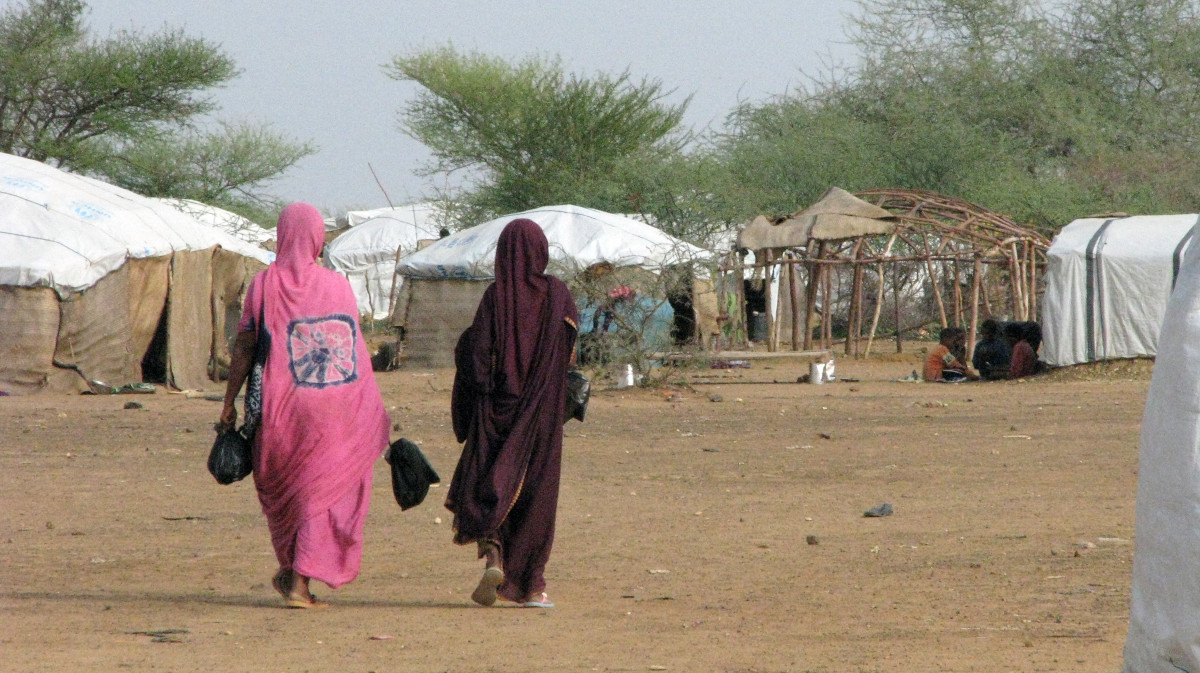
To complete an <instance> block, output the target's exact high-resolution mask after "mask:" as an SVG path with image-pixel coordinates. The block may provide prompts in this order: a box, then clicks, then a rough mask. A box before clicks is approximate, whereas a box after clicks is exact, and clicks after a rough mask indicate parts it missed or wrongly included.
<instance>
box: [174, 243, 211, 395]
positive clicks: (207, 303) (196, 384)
mask: <svg viewBox="0 0 1200 673" xmlns="http://www.w3.org/2000/svg"><path fill="white" fill-rule="evenodd" d="M212 279H213V249H212V248H209V249H207V250H199V251H186V250H185V251H178V252H176V253H175V254H174V255H172V257H171V271H170V281H169V282H170V286H169V289H168V292H167V372H168V374H167V379H168V383H169V384H170V385H172V386H174V387H175V388H178V389H180V390H187V389H204V388H205V387H206V386H210V384H211V382H210V381H209V378H208V363H209V360H210V359H211V358H212V341H213V339H212V335H213V318H212V315H213V312H212V291H213V282H212Z"/></svg>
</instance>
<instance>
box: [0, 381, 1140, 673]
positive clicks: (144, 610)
mask: <svg viewBox="0 0 1200 673" xmlns="http://www.w3.org/2000/svg"><path fill="white" fill-rule="evenodd" d="M909 359H911V358H909ZM909 359H900V360H896V361H892V362H872V363H869V364H868V363H855V362H853V361H849V360H847V361H839V363H838V373H839V375H841V376H843V377H854V378H858V379H860V381H858V382H855V383H848V382H839V383H836V384H830V385H824V386H813V385H803V384H796V383H794V381H795V379H796V376H797V375H798V374H799V373H801V369H800V367H801V365H800V364H799V363H787V362H782V361H767V362H756V363H754V366H753V368H751V369H748V370H727V371H715V370H711V371H710V370H705V371H699V372H692V373H690V374H687V378H688V380H689V381H690V383H689V385H688V386H683V387H677V388H674V389H666V390H640V389H639V390H633V391H614V390H607V391H605V390H601V391H599V392H597V393H596V395H595V397H594V398H593V401H592V406H591V408H590V410H589V415H588V420H587V422H586V423H584V424H579V423H576V422H571V423H570V424H569V425H568V426H567V428H566V433H567V438H566V442H565V464H564V470H563V472H564V479H563V486H562V499H561V504H560V509H559V519H558V534H557V538H556V542H555V551H554V555H553V558H552V560H551V564H550V567H549V568H548V572H547V575H548V579H549V582H550V586H549V591H550V593H551V596H552V597H553V599H554V600H555V602H556V603H557V605H558V606H557V607H556V608H554V609H552V610H520V609H500V608H493V609H483V608H478V607H476V606H474V605H473V604H471V602H470V599H469V594H470V592H471V590H472V589H473V588H474V584H475V581H476V580H477V578H478V573H479V570H480V567H479V563H478V562H477V561H476V560H475V558H474V553H473V549H464V548H459V547H455V546H454V545H452V544H451V543H450V529H449V518H448V516H447V513H446V511H445V510H444V509H443V508H442V507H441V498H442V490H439V489H434V490H432V491H431V492H430V496H429V498H428V500H427V502H426V503H425V504H424V505H422V506H421V507H419V508H417V509H415V510H412V511H409V512H404V513H401V511H400V509H399V508H398V507H396V505H395V503H394V501H393V500H392V499H391V494H390V486H389V482H388V473H387V471H386V467H387V466H386V464H385V463H383V462H382V461H380V463H379V464H378V465H377V468H376V473H375V500H374V503H373V505H374V506H373V508H372V511H371V515H370V518H369V520H368V523H367V531H366V536H367V541H366V553H365V557H364V563H363V571H362V574H361V576H360V577H359V579H358V580H357V581H356V582H354V583H352V584H350V585H348V586H347V587H345V588H343V589H341V590H339V591H337V592H329V591H324V592H321V591H320V589H321V588H322V587H320V586H318V587H316V589H317V593H318V594H319V595H321V597H322V598H328V599H329V600H330V601H331V602H332V603H333V608H332V609H329V610H324V611H319V612H304V611H289V610H285V609H281V608H279V607H278V605H277V598H276V596H275V594H274V593H273V592H272V590H271V588H270V585H269V580H270V577H271V575H272V573H273V572H274V570H275V565H274V557H273V554H272V553H271V550H270V544H269V540H268V536H267V530H266V525H265V521H264V520H263V518H262V516H261V514H260V512H259V509H258V503H257V501H256V499H255V497H254V492H253V487H252V485H251V484H250V483H247V482H243V483H240V484H236V485H234V486H230V487H220V486H218V485H217V484H216V483H215V482H214V481H213V480H212V479H211V478H210V477H209V475H208V474H207V472H206V471H205V468H204V460H205V457H206V455H207V451H208V448H209V445H210V443H211V440H212V433H211V425H212V422H213V421H214V420H215V416H216V414H217V412H218V404H216V403H213V402H208V401H204V400H201V399H186V398H184V397H183V396H180V395H171V394H166V393H164V392H162V391H159V393H158V394H155V395H145V396H117V397H96V396H93V397H88V396H80V397H65V396H64V397H58V396H42V397H28V398H12V397H8V398H0V671H22V672H24V671H66V670H71V671H121V670H136V671H331V670H340V671H352V672H357V673H366V672H368V671H376V672H379V673H382V672H384V671H430V672H433V671H455V672H456V671H513V670H522V671H570V670H578V671H649V670H666V671H719V672H751V671H754V672H760V673H767V672H770V673H775V672H780V671H879V672H894V671H934V670H937V671H980V672H989V673H990V672H992V671H1100V672H1115V671H1118V670H1119V669H1120V665H1121V647H1122V644H1123V640H1124V636H1125V629H1126V625H1127V617H1128V615H1127V611H1128V603H1129V573H1130V561H1131V559H1132V554H1133V546H1132V544H1131V541H1132V538H1133V505H1134V492H1135V484H1136V467H1137V435H1138V429H1139V421H1140V416H1141V409H1142V404H1143V401H1144V397H1145V391H1146V387H1147V385H1148V383H1147V378H1148V377H1146V376H1145V375H1144V372H1141V371H1135V372H1134V374H1135V375H1133V376H1128V377H1117V378H1100V379H1098V380H1082V379H1081V378H1080V377H1061V376H1060V377H1050V378H1048V379H1042V380H1036V381H1031V382H1022V383H993V384H963V385H935V384H911V383H895V382H890V381H889V379H891V378H895V377H900V376H903V375H905V374H907V373H908V371H909V370H911V369H912V368H913V367H912V365H913V363H912V362H910V361H909ZM714 377H715V378H714ZM1068 378H1071V379H1072V380H1067V379H1068ZM772 380H777V381H780V382H781V383H770V381H772ZM750 381H759V383H751V382H750ZM450 383H451V372H448V371H403V370H402V371H398V372H393V373H388V374H383V375H381V376H380V384H381V387H382V388H383V391H384V397H385V401H386V402H387V404H388V406H389V407H390V408H391V409H392V412H391V413H392V415H393V420H394V421H395V422H396V423H398V424H399V426H400V430H399V431H398V432H396V433H394V436H401V435H403V436H406V437H409V438H410V439H413V440H417V441H419V442H421V443H422V446H423V448H424V449H425V451H426V452H427V454H428V455H429V457H430V459H431V461H432V462H433V463H434V465H435V466H436V467H437V468H438V469H439V471H440V472H441V473H442V475H443V477H446V478H449V475H450V474H451V473H452V471H453V468H454V463H455V460H456V459H457V451H458V447H457V446H456V445H455V444H454V441H453V435H452V433H451V431H450V428H449V417H448V411H447V409H448V400H449V389H450ZM713 395H719V396H720V398H721V401H711V399H710V398H711V397H712V396H713ZM130 401H136V402H139V403H142V404H143V405H144V408H141V409H130V410H126V409H124V408H123V407H124V405H125V403H126V402H130ZM884 502H886V503H889V504H891V505H892V506H893V508H894V511H895V513H894V514H893V515H892V516H889V517H884V518H864V517H863V516H862V514H863V512H864V510H866V509H868V508H870V507H873V506H875V505H878V504H881V503H884ZM810 536H811V537H810ZM810 542H811V543H810Z"/></svg>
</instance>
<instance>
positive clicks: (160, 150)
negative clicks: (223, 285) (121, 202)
mask: <svg viewBox="0 0 1200 673" xmlns="http://www.w3.org/2000/svg"><path fill="white" fill-rule="evenodd" d="M315 151H316V149H315V147H314V146H313V145H312V144H311V143H307V142H299V141H292V140H288V139H285V138H283V137H282V136H280V135H279V134H277V133H275V132H274V131H272V130H271V128H270V127H269V126H266V125H253V124H240V125H233V124H226V123H219V124H218V125H217V127H216V129H215V130H213V131H210V132H206V133H199V132H195V131H184V132H180V133H174V134H170V135H163V136H156V137H152V138H147V139H144V140H142V141H140V142H136V143H127V144H126V146H124V147H122V148H120V149H119V150H114V151H113V152H111V153H109V154H108V155H107V157H108V158H107V159H106V160H103V161H101V162H100V163H99V164H98V165H97V170H98V171H99V172H101V173H103V174H104V175H105V176H107V177H108V179H110V180H112V181H113V182H114V183H116V184H118V185H120V186H122V187H124V188H126V189H129V190H132V191H135V192H138V193H139V194H148V195H154V196H160V197H168V198H181V199H193V200H196V201H201V202H203V203H208V204H211V205H214V206H219V207H221V208H225V209H226V210H231V211H233V212H236V213H238V214H240V215H243V216H245V217H248V218H250V219H251V220H254V221H257V222H273V221H274V220H275V216H276V215H277V214H278V212H279V209H280V206H281V204H280V203H279V202H278V200H277V199H275V198H274V197H272V196H270V195H268V194H266V193H265V192H264V188H265V187H266V186H267V185H269V184H270V183H271V182H272V181H274V180H275V179H276V178H278V177H279V175H280V174H281V173H283V172H284V171H285V170H286V169H287V168H289V167H291V166H292V165H294V164H295V163H296V162H297V161H299V160H300V159H302V158H304V157H305V156H308V155H310V154H312V153H313V152H315Z"/></svg>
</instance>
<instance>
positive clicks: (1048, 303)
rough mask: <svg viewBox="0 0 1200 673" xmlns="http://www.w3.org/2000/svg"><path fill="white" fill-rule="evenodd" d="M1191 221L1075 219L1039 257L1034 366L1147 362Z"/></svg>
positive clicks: (1166, 217) (1188, 240) (1171, 217)
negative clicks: (1041, 278) (1038, 343)
mask: <svg viewBox="0 0 1200 673" xmlns="http://www.w3.org/2000/svg"><path fill="white" fill-rule="evenodd" d="M1198 222H1200V218H1198V217H1197V215H1146V216H1134V217H1119V218H1099V217H1093V218H1085V219H1081V220H1075V221H1074V222H1071V223H1070V224H1068V225H1067V226H1066V227H1063V229H1062V231H1061V232H1059V234H1058V235H1057V236H1056V237H1055V238H1054V241H1053V242H1052V243H1051V245H1050V249H1049V250H1048V251H1047V253H1046V257H1047V268H1046V280H1045V295H1044V298H1043V304H1042V332H1043V342H1042V343H1043V345H1042V359H1043V360H1045V361H1046V363H1047V364H1050V365H1054V366H1065V365H1073V364H1079V363H1083V362H1094V361H1098V360H1106V359H1117V358H1132V357H1145V356H1152V355H1154V354H1155V353H1156V352H1157V347H1158V333H1159V328H1160V327H1161V325H1162V319H1163V315H1164V313H1165V311H1166V304H1167V299H1168V297H1170V295H1171V290H1172V289H1173V288H1174V285H1175V279H1176V277H1178V275H1179V269H1180V267H1181V266H1182V264H1183V262H1184V257H1185V253H1186V252H1187V249H1188V248H1189V247H1190V245H1191V242H1192V239H1193V237H1194V234H1193V230H1194V228H1195V226H1196V224H1197V223H1198Z"/></svg>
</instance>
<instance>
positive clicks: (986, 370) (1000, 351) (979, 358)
mask: <svg viewBox="0 0 1200 673" xmlns="http://www.w3.org/2000/svg"><path fill="white" fill-rule="evenodd" d="M979 334H980V336H981V337H983V338H981V339H980V340H979V342H978V343H976V344H975V355H974V356H972V358H971V366H973V367H974V368H975V371H977V372H979V376H980V377H981V378H982V379H983V380H985V381H995V380H998V379H1006V378H1008V373H1009V367H1010V364H1009V361H1010V360H1011V358H1012V351H1011V350H1010V349H1009V346H1008V343H1007V342H1005V341H1004V339H1002V338H1000V323H999V322H997V321H995V320H992V319H991V318H989V319H987V320H984V321H983V324H981V325H980V326H979Z"/></svg>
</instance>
